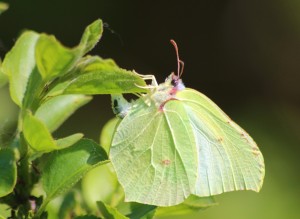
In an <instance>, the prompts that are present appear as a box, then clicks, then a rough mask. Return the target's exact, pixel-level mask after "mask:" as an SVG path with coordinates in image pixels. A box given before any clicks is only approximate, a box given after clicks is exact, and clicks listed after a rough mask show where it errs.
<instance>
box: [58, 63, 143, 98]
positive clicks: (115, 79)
mask: <svg viewBox="0 0 300 219" xmlns="http://www.w3.org/2000/svg"><path fill="white" fill-rule="evenodd" d="M78 71H80V72H81V73H80V75H79V74H78V75H79V76H78V77H76V78H74V79H73V80H72V81H71V82H70V83H69V85H68V86H67V87H66V89H65V90H64V93H65V94H79V93H80V94H117V93H139V92H145V91H146V89H144V88H141V87H145V86H146V83H145V81H144V80H143V79H142V78H141V77H140V76H139V75H138V74H136V73H135V72H132V71H127V70H124V69H121V68H119V67H117V66H113V65H112V64H111V63H110V62H109V63H108V62H103V60H101V59H98V60H94V61H93V62H92V63H90V64H88V65H85V66H83V67H82V68H79V70H78Z"/></svg>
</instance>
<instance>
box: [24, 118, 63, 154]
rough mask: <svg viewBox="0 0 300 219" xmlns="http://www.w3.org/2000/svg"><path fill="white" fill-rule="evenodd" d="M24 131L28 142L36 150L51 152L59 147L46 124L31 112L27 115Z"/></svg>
mask: <svg viewBox="0 0 300 219" xmlns="http://www.w3.org/2000/svg"><path fill="white" fill-rule="evenodd" d="M23 133H24V136H25V139H26V140H27V142H28V143H29V145H30V146H31V148H32V149H34V150H35V151H41V152H49V151H52V150H56V149H58V147H57V145H56V143H55V141H54V139H53V138H52V136H51V134H50V132H49V130H48V129H47V127H46V126H45V124H44V123H43V122H42V121H41V120H39V119H38V118H36V117H35V116H33V115H32V114H31V113H27V114H26V115H25V118H24V121H23Z"/></svg>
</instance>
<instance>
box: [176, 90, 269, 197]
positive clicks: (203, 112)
mask: <svg viewBox="0 0 300 219" xmlns="http://www.w3.org/2000/svg"><path fill="white" fill-rule="evenodd" d="M177 98H178V99H179V101H181V102H182V103H183V104H184V107H185V110H186V112H187V114H188V117H189V120H190V121H189V123H190V124H191V126H192V129H193V133H194V135H195V138H196V142H197V144H196V146H197V150H198V178H197V183H196V187H195V192H194V194H195V195H198V196H212V195H217V194H220V193H222V192H228V191H233V190H254V191H259V189H260V188H261V186H262V181H263V177H264V161H263V157H262V154H261V153H260V151H259V149H258V147H257V145H256V143H255V142H254V141H253V140H252V138H251V137H250V136H249V135H248V134H247V133H246V132H245V131H244V130H243V129H242V128H241V127H239V126H238V125H237V124H236V123H234V122H233V121H232V120H231V119H230V118H229V117H228V116H227V115H226V114H225V113H224V112H223V111H222V110H221V109H220V108H219V107H218V106H217V105H216V104H214V103H213V102H212V101H211V100H210V99H209V98H207V97H206V96H204V95H203V94H201V93H199V92H197V91H195V90H193V89H185V90H183V91H180V92H178V93H177Z"/></svg>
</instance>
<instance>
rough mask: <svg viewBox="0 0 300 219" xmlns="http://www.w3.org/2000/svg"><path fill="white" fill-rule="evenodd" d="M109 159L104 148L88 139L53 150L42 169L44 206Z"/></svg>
mask: <svg viewBox="0 0 300 219" xmlns="http://www.w3.org/2000/svg"><path fill="white" fill-rule="evenodd" d="M107 159H108V158H107V154H106V152H105V151H104V149H103V148H101V147H100V146H99V145H98V144H96V143H95V142H94V141H92V140H88V139H82V140H80V141H79V142H77V143H76V144H75V145H73V146H72V147H68V148H66V149H63V150H59V151H55V152H52V153H51V154H50V156H49V157H48V160H47V162H46V163H45V166H44V168H43V170H42V172H43V174H42V184H43V188H44V190H45V192H46V194H47V197H46V199H45V201H44V203H43V206H45V205H46V204H47V203H48V202H49V201H50V200H52V199H53V198H55V197H57V196H58V195H60V194H62V193H63V192H65V191H67V190H68V189H70V188H71V187H72V186H73V185H74V184H75V183H76V182H78V181H79V180H80V179H81V178H82V177H83V176H84V174H85V173H87V172H88V171H89V170H91V169H93V168H94V167H96V166H98V165H100V164H103V163H106V162H107Z"/></svg>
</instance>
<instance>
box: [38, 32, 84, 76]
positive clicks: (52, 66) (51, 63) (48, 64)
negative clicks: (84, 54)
mask: <svg viewBox="0 0 300 219" xmlns="http://www.w3.org/2000/svg"><path fill="white" fill-rule="evenodd" d="M79 56H80V54H78V52H77V51H76V50H75V49H69V48H66V47H64V46H63V45H61V44H60V43H59V42H58V41H57V40H56V38H55V37H54V36H49V35H46V34H42V35H41V36H40V38H39V40H38V42H37V45H36V49H35V58H36V63H37V67H38V69H39V72H40V73H41V75H42V77H43V78H44V80H45V81H48V80H50V79H53V78H55V77H57V76H63V75H64V74H66V73H67V72H68V71H69V70H70V69H71V68H72V67H73V66H74V65H75V63H76V61H77V60H78V58H79Z"/></svg>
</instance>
